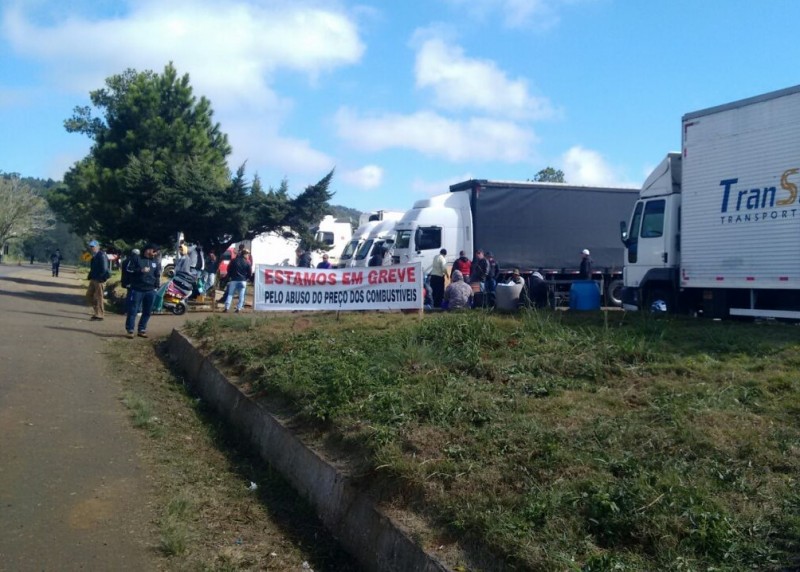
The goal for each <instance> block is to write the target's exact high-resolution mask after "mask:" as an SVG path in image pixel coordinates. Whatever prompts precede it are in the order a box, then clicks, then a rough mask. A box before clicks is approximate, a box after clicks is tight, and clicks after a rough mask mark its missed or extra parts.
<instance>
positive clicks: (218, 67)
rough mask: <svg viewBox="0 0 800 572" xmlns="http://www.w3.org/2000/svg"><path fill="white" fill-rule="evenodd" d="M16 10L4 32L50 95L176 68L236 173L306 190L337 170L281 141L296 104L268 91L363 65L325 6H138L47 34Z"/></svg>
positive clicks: (339, 17) (206, 1) (243, 2)
mask: <svg viewBox="0 0 800 572" xmlns="http://www.w3.org/2000/svg"><path fill="white" fill-rule="evenodd" d="M19 6H25V9H20V8H18V7H16V8H15V7H10V8H7V9H5V10H4V12H3V14H2V22H1V23H0V25H1V28H0V32H1V33H2V36H3V37H4V38H5V39H6V41H7V42H8V43H9V45H10V46H11V47H12V49H13V50H14V51H16V52H17V53H18V54H19V55H21V56H24V57H26V58H27V59H29V60H32V61H34V62H36V63H37V64H38V65H39V66H40V67H41V69H42V70H43V76H44V77H46V78H47V80H48V81H49V82H50V84H51V85H50V86H49V89H50V90H55V91H59V90H60V91H69V92H73V93H77V94H80V95H82V96H83V97H84V98H86V96H87V94H88V92H89V91H91V90H95V89H98V88H101V87H103V86H104V82H105V79H106V78H107V77H109V76H111V75H114V74H119V73H122V72H123V71H124V70H125V69H128V68H135V69H138V70H140V71H143V70H145V69H151V70H153V71H155V72H157V73H161V72H162V71H163V68H164V66H165V65H166V64H167V63H168V62H170V61H172V62H174V65H175V67H176V69H177V71H178V73H179V74H181V75H183V74H185V73H188V74H189V75H190V78H191V85H192V88H193V91H194V94H195V95H196V96H200V95H203V96H206V97H207V98H208V99H210V100H211V102H212V105H213V108H214V111H215V116H214V118H215V120H216V121H220V122H221V124H222V126H223V130H224V131H225V132H226V133H227V134H228V135H229V140H230V142H231V144H232V146H233V148H234V151H233V155H232V157H231V158H230V159H231V160H230V164H231V166H232V168H234V169H235V168H236V167H238V165H239V164H241V163H242V162H243V161H245V160H247V161H248V165H249V167H250V169H249V170H250V171H252V170H253V167H254V166H257V167H259V168H260V167H264V168H274V169H275V170H276V171H277V172H279V173H286V174H287V175H288V174H292V176H293V178H294V176H305V175H307V176H308V177H309V180H310V179H313V178H314V177H317V179H318V178H319V174H320V173H321V172H322V173H324V172H326V171H327V170H330V169H331V168H332V167H333V166H334V164H335V160H334V159H332V158H331V157H330V156H328V155H327V154H325V153H323V152H321V151H318V150H316V149H314V148H313V143H312V142H310V141H308V140H304V139H299V138H297V139H296V138H290V137H285V136H282V135H281V134H280V132H281V128H282V126H283V123H284V121H285V120H286V119H287V116H288V115H289V113H290V112H291V111H292V110H293V107H294V102H293V101H292V100H291V99H289V98H287V97H285V96H283V95H281V94H279V93H277V92H276V91H275V90H274V88H273V82H274V76H275V74H276V73H277V72H280V71H287V70H288V71H291V72H297V73H299V74H303V75H304V76H305V77H307V78H308V79H309V81H311V82H315V81H316V80H317V78H318V77H319V76H320V75H321V74H323V73H326V72H330V71H332V70H335V69H336V68H339V67H342V66H348V65H353V64H356V63H357V62H358V61H359V60H360V58H361V56H362V55H363V52H364V50H365V46H364V44H363V43H362V41H361V39H360V37H359V34H358V29H357V25H356V23H355V21H354V20H352V19H351V18H350V16H349V15H348V14H347V13H345V12H343V11H340V10H337V9H336V8H335V7H328V8H326V7H320V6H331V3H328V4H321V3H312V2H303V1H293V2H288V1H287V2H284V1H282V0H270V1H269V2H265V1H255V0H235V1H232V2H224V3H220V2H213V1H211V0H171V1H170V2H162V1H160V0H138V1H132V2H130V4H129V9H128V10H127V11H126V9H125V8H124V7H123V6H124V5H123V4H121V3H120V4H119V5H118V6H115V8H116V10H115V12H116V14H117V15H116V16H113V17H112V16H108V17H101V18H98V17H92V18H85V17H80V16H75V15H69V16H68V15H63V16H61V17H58V18H52V19H48V22H50V23H47V24H43V23H41V22H42V20H41V19H39V18H35V17H33V16H32V15H31V14H30V13H28V12H26V11H25V10H27V9H28V5H26V4H24V3H21V4H19ZM42 8H43V9H44V7H42ZM31 9H33V6H31ZM13 95H14V94H13V93H5V94H2V95H0V105H2V104H4V103H5V104H6V105H8V104H10V103H13V101H14V100H13V98H12V96H13ZM58 162H59V163H61V162H62V161H61V160H59V161H58ZM314 181H316V179H314ZM298 182H299V181H298Z"/></svg>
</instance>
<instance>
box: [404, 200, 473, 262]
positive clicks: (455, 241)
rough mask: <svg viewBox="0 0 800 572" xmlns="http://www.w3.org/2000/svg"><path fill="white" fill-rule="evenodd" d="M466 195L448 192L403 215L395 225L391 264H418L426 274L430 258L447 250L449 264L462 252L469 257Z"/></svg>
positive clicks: (469, 244) (470, 228)
mask: <svg viewBox="0 0 800 572" xmlns="http://www.w3.org/2000/svg"><path fill="white" fill-rule="evenodd" d="M469 199H470V195H469V193H467V192H450V193H444V194H441V195H436V196H434V197H431V198H429V199H422V200H419V201H417V202H416V203H414V207H413V208H412V209H411V210H409V211H408V212H406V214H405V215H404V216H403V218H402V219H400V221H398V223H397V226H396V231H397V234H396V238H395V244H394V253H393V255H392V261H393V262H394V263H395V264H412V263H415V262H419V263H420V264H421V267H422V271H423V273H424V274H429V273H430V271H431V267H432V266H433V259H434V257H435V256H436V255H437V254H439V251H440V250H441V249H442V248H445V249H447V262H448V264H452V263H453V261H454V260H455V259H456V258H458V252H459V251H460V250H463V251H464V252H466V253H468V255H471V254H472V251H473V245H472V228H473V225H472V213H471V211H470V200H469Z"/></svg>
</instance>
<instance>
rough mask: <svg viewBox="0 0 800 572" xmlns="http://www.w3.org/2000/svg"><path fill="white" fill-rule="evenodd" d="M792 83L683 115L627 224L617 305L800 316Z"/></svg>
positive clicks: (797, 113) (797, 150) (798, 120)
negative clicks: (677, 146)
mask: <svg viewBox="0 0 800 572" xmlns="http://www.w3.org/2000/svg"><path fill="white" fill-rule="evenodd" d="M798 185H800V86H796V87H792V88H788V89H784V90H781V91H776V92H772V93H768V94H764V95H760V96H757V97H752V98H749V99H744V100H741V101H737V102H734V103H729V104H726V105H721V106H718V107H712V108H709V109H705V110H701V111H697V112H694V113H688V114H686V115H684V117H683V129H682V153H670V154H668V155H667V157H666V158H665V159H664V160H663V161H662V162H661V164H660V165H659V166H658V167H657V168H656V169H655V171H653V173H652V174H651V175H650V177H648V179H647V180H646V181H645V183H644V185H643V187H642V189H641V191H640V196H639V200H638V201H637V202H636V205H635V206H634V208H633V210H632V213H631V214H630V216H629V218H628V220H627V222H623V223H622V225H621V231H622V239H623V243H624V245H625V247H626V250H625V270H624V281H625V288H624V289H623V306H624V307H625V308H627V309H631V310H635V309H640V308H644V309H647V310H650V309H653V310H666V311H671V312H681V313H691V314H702V315H704V316H710V317H712V318H725V317H729V316H747V317H772V318H788V319H794V320H796V319H800V206H798Z"/></svg>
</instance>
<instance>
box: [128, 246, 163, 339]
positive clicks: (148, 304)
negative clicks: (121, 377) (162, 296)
mask: <svg viewBox="0 0 800 572" xmlns="http://www.w3.org/2000/svg"><path fill="white" fill-rule="evenodd" d="M122 271H123V272H125V273H126V275H127V277H126V281H127V283H128V285H129V287H128V297H127V299H126V301H125V302H126V309H127V316H126V317H125V330H126V331H127V332H128V337H129V338H131V339H132V338H133V331H134V327H135V326H136V314H138V313H139V309H140V308H141V311H142V317H141V318H139V328H138V335H139V337H140V338H146V337H147V322H149V321H150V314H151V313H152V311H153V303H154V302H155V300H156V290H158V287H159V285H160V283H161V263H160V262H159V260H158V245H156V244H152V243H150V244H148V245H147V246H145V247H144V250H143V251H142V254H141V256H131V257H129V258H128V260H126V261H125V265H124V266H123V268H122Z"/></svg>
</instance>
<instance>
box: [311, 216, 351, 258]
mask: <svg viewBox="0 0 800 572" xmlns="http://www.w3.org/2000/svg"><path fill="white" fill-rule="evenodd" d="M352 236H353V227H352V226H351V225H350V223H349V222H338V221H337V220H336V219H335V218H334V217H333V216H331V215H326V216H325V218H323V219H322V220H321V221H320V223H319V225H317V227H316V229H314V238H315V240H316V241H317V242H321V243H322V244H324V245H326V246H328V247H329V248H328V250H325V251H322V250H318V251H315V252H312V253H311V262H312V264H313V265H314V266H316V265H317V264H318V263H319V262H320V261H321V260H322V255H323V254H328V258H329V259H330V262H331V264H332V265H333V266H336V265H337V263H338V262H339V255H340V253H341V252H342V251H343V249H344V248H345V245H346V244H347V243H348V242H349V241H350V238H351V237H352Z"/></svg>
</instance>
